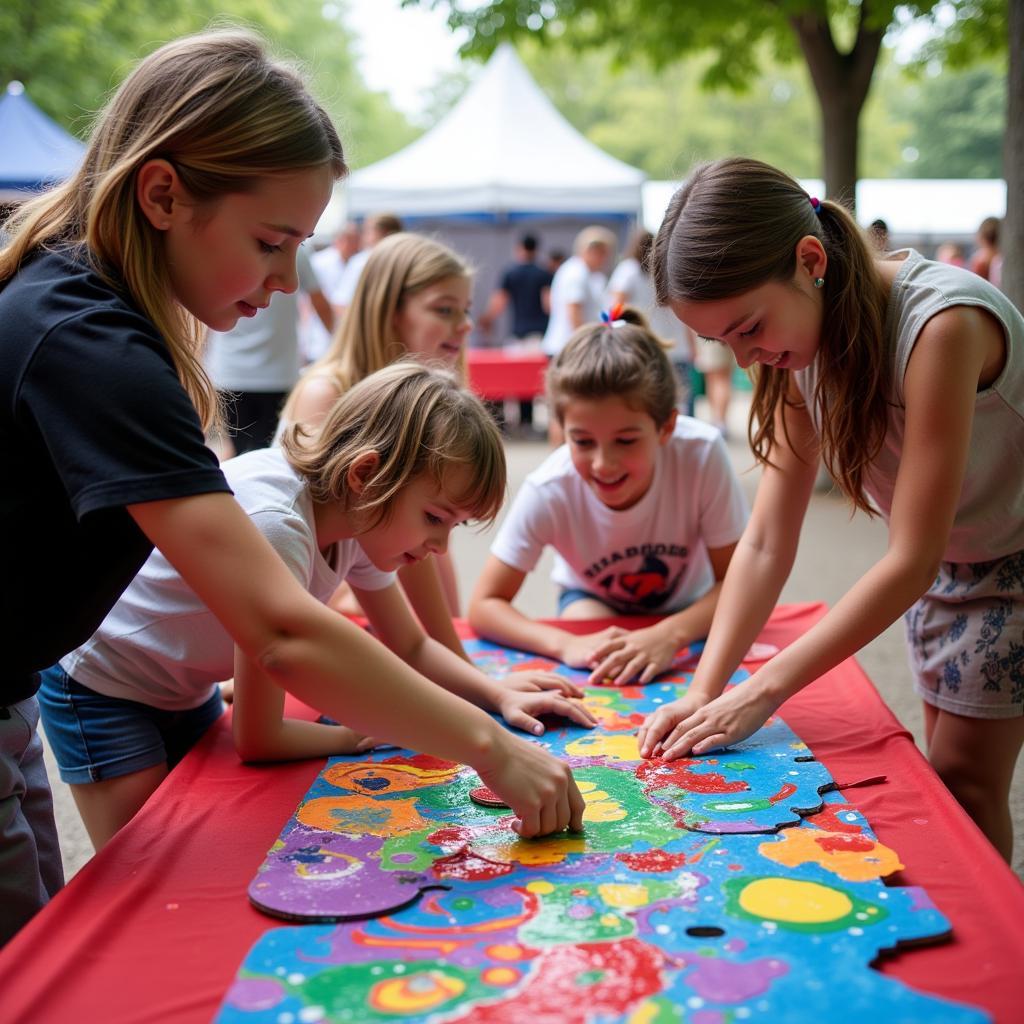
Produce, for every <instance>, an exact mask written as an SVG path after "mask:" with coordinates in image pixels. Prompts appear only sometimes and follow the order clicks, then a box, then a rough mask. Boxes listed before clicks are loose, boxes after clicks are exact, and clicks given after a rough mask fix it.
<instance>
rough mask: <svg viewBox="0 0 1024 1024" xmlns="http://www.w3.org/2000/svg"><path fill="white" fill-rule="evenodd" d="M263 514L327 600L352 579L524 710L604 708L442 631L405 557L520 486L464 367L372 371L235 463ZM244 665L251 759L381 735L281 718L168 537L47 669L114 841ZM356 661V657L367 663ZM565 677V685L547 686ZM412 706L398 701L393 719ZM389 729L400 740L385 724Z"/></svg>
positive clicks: (69, 763)
mask: <svg viewBox="0 0 1024 1024" xmlns="http://www.w3.org/2000/svg"><path fill="white" fill-rule="evenodd" d="M222 469H223V470H224V475H225V477H226V478H227V481H228V483H229V484H230V485H231V488H232V490H233V491H234V494H235V497H236V499H237V500H238V502H239V504H240V505H241V506H242V508H243V509H244V510H245V512H246V513H247V515H248V516H249V518H250V520H251V521H252V523H253V525H254V526H256V528H257V529H258V530H259V531H260V533H261V534H263V536H264V537H266V538H267V540H268V541H269V542H270V544H271V546H272V547H273V548H274V550H275V551H276V552H277V553H278V555H279V556H280V557H281V559H282V560H283V561H284V563H285V564H286V565H287V566H288V567H289V569H291V571H292V573H293V574H294V575H295V577H296V578H297V579H298V581H299V583H300V584H301V585H302V586H303V588H304V589H305V590H307V591H308V592H309V593H311V594H312V595H313V596H314V597H316V598H317V599H318V600H320V601H323V602H325V603H329V601H330V598H331V596H332V595H333V593H334V592H335V590H336V589H337V586H338V584H339V583H340V582H341V581H342V580H347V581H348V582H349V584H350V585H351V587H352V588H353V589H354V592H355V594H356V596H357V597H358V598H359V600H360V603H361V604H362V607H363V609H364V611H365V612H366V615H367V617H368V618H369V621H370V625H371V626H372V627H373V629H374V632H375V635H376V636H377V637H378V639H379V640H380V641H381V642H382V643H384V644H385V645H386V646H387V647H388V648H390V649H391V650H392V651H393V652H394V653H395V654H397V655H398V656H399V657H400V658H401V659H402V660H403V661H404V662H405V663H406V664H408V665H409V666H410V667H412V668H413V669H415V670H416V671H417V672H419V673H421V674H422V675H425V676H426V677H427V678H429V679H431V680H433V681H434V682H435V683H438V684H439V685H441V686H443V687H445V689H447V690H450V691H451V692H452V693H455V694H457V695H458V696H460V697H463V698H465V699H466V700H469V701H471V702H472V703H474V704H476V705H477V706H478V707H482V708H484V709H485V710H488V711H497V712H500V713H501V714H502V715H504V717H505V719H506V721H507V722H508V723H509V724H510V725H514V726H517V727H519V728H522V729H526V730H527V731H529V732H531V733H533V734H538V733H541V732H543V726H542V725H541V723H540V722H539V721H538V720H537V718H536V717H535V716H536V715H540V714H546V713H556V714H563V715H565V716H567V717H569V718H571V719H574V720H575V721H577V722H579V723H580V724H582V725H592V724H593V722H592V719H591V718H590V716H589V714H588V713H587V712H586V711H585V710H584V709H583V707H582V705H580V704H576V703H573V702H571V701H569V700H568V699H567V698H566V696H565V695H564V694H565V693H571V694H573V695H575V696H581V695H582V694H581V692H580V691H579V690H577V689H575V688H573V687H570V686H569V685H568V684H567V683H566V682H565V680H559V678H558V677H557V676H551V677H550V679H551V680H553V681H554V682H552V683H551V684H550V686H549V687H548V691H546V690H545V689H544V688H543V686H542V685H540V684H538V683H537V681H536V680H535V679H534V677H532V676H531V675H530V674H528V673H513V674H512V675H511V676H509V677H508V678H507V679H506V680H505V681H504V682H502V683H497V682H494V681H492V680H490V679H488V678H487V677H486V676H485V675H483V674H482V673H481V672H479V671H478V670H477V669H475V668H473V667H472V666H470V665H467V664H466V662H464V661H463V660H462V659H460V658H458V657H456V656H455V655H454V654H453V653H452V652H451V651H449V650H448V649H447V648H445V647H443V646H441V645H440V644H438V643H437V642H436V641H433V640H431V639H430V638H429V637H427V636H426V635H425V634H424V633H423V630H422V629H421V627H420V626H419V624H418V623H417V622H416V620H415V619H414V618H413V617H412V615H411V614H410V612H409V609H408V606H407V605H406V603H405V601H404V600H403V598H402V596H401V594H399V592H398V591H397V589H396V586H395V583H394V579H395V577H394V570H395V569H397V568H398V567H399V566H402V565H407V564H410V563H412V562H415V561H418V560H420V559H422V558H424V557H426V556H427V555H428V554H430V553H436V552H439V551H443V550H444V549H445V547H446V546H447V543H448V537H449V534H450V533H451V531H452V529H454V527H455V526H457V525H460V524H461V523H463V522H466V521H467V520H469V519H471V518H472V519H476V520H479V521H482V522H488V521H489V520H491V519H493V517H494V515H495V514H496V513H497V511H498V509H499V508H500V507H501V503H502V499H503V498H504V491H505V454H504V450H503V448H502V444H501V438H500V436H499V434H498V431H497V428H496V427H495V425H494V424H493V422H492V421H491V419H490V416H489V414H488V413H487V411H486V409H484V407H483V406H482V405H481V404H480V402H479V401H478V400H477V399H476V398H475V397H474V396H473V395H471V394H469V393H468V392H466V391H464V390H462V389H461V388H460V387H459V386H458V382H457V381H456V379H455V378H454V377H452V376H451V375H450V374H447V373H441V372H435V371H432V370H429V369H427V368H425V367H422V366H419V365H417V364H410V363H408V362H405V363H398V364H395V365H393V366H391V367H388V368H386V369H384V370H380V371H378V372H377V373H375V374H371V375H370V376H369V377H367V378H366V379H365V380H363V381H362V382H361V383H359V384H357V385H356V386H355V387H354V388H352V389H351V390H350V391H348V392H346V393H345V395H343V396H342V397H341V398H340V399H339V400H338V401H337V402H336V403H335V405H334V408H333V409H332V410H331V412H330V413H329V415H328V417H327V419H326V420H325V421H324V424H323V427H322V428H321V429H320V431H319V432H318V433H317V434H316V435H314V436H313V437H312V438H307V437H306V436H305V435H304V433H303V430H302V428H301V427H294V428H293V429H292V430H291V431H290V432H289V433H288V434H287V435H286V436H285V437H284V439H283V442H282V447H281V448H268V449H263V450H258V451H254V452H251V453H248V454H246V455H242V456H239V457H238V458H236V459H231V460H229V461H228V462H225V463H223V464H222ZM232 665H234V666H235V673H236V675H235V697H234V700H235V710H234V717H233V720H232V726H233V729H234V735H235V743H236V746H237V749H238V752H239V755H240V756H241V758H242V759H243V760H246V761H267V760H285V759H290V758H300V757H324V756H327V755H331V754H345V753H353V752H358V751H361V750H365V749H368V748H369V746H371V745H372V744H373V742H374V741H373V740H369V739H367V738H366V737H364V736H362V735H360V734H359V733H356V732H354V731H353V730H351V729H348V728H345V727H343V726H338V725H325V724H321V723H311V722H304V721H296V720H292V719H287V718H282V709H283V705H284V693H283V691H282V690H281V689H280V687H278V686H276V685H275V684H274V683H273V682H272V681H271V680H270V679H269V678H268V677H267V675H266V674H265V673H264V672H262V671H261V670H260V668H259V666H258V665H256V664H255V663H254V662H253V660H252V659H251V658H248V657H247V656H246V655H245V654H244V652H241V651H236V650H235V648H234V645H233V643H232V641H231V637H230V635H229V634H228V632H227V630H225V629H224V627H223V626H222V625H221V624H220V623H219V622H218V621H217V619H216V618H215V617H214V615H213V613H212V612H210V611H209V609H207V608H206V607H205V606H204V605H203V603H202V601H201V600H200V599H199V597H198V596H197V595H196V593H195V592H194V591H193V590H192V589H191V588H190V587H189V586H188V584H187V583H186V582H185V581H184V580H183V579H182V578H181V576H179V575H178V573H176V572H175V571H174V570H173V569H172V568H171V566H170V565H169V564H168V562H167V560H166V559H165V558H164V557H163V556H162V555H161V554H160V553H159V552H154V553H153V554H152V555H150V557H149V560H148V561H147V562H146V564H145V565H144V566H143V567H142V569H141V570H140V571H139V574H138V575H137V576H136V577H135V580H134V581H133V582H132V583H131V584H130V585H129V587H128V589H127V590H126V591H125V592H124V593H123V594H122V595H121V598H120V600H119V601H118V602H117V604H116V605H114V607H113V609H112V610H111V612H110V614H109V615H108V616H107V617H106V619H104V621H103V623H102V624H101V625H100V628H99V629H98V630H97V631H96V633H95V634H94V635H93V637H92V639H90V640H89V641H88V643H86V644H83V645H82V646H81V647H79V648H78V649H77V650H75V651H73V652H72V653H71V654H69V655H68V656H67V657H65V658H62V659H61V662H60V664H59V665H56V666H54V667H53V668H51V669H49V670H47V671H46V672H45V673H44V674H43V684H42V687H41V688H40V691H39V695H40V704H41V707H42V717H43V725H44V726H45V728H46V733H47V736H48V737H49V739H50V746H51V747H52V748H53V750H54V753H55V756H56V759H57V763H58V765H59V766H60V771H61V778H62V779H63V780H64V781H65V782H67V783H68V784H69V785H70V786H71V791H72V794H73V796H74V798H75V802H76V803H77V805H78V808H79V812H80V813H81V815H82V818H83V820H84V821H85V824H86V828H87V829H88V831H89V836H90V838H91V839H92V841H93V844H94V845H95V846H96V848H97V849H99V848H100V847H101V846H103V845H104V844H105V843H106V842H107V841H108V840H109V839H110V838H111V837H112V836H113V835H114V833H115V832H116V831H117V830H118V829H119V828H120V827H121V826H122V825H124V824H125V823H126V822H127V821H128V820H129V819H130V818H131V817H132V816H133V815H134V814H135V812H136V811H137V810H138V809H139V808H140V807H141V806H142V804H143V802H144V801H145V800H146V799H147V798H148V796H149V795H150V794H151V793H152V792H153V791H154V790H155V789H156V787H157V786H158V785H159V784H160V782H161V781H162V780H163V778H164V777H165V776H166V774H167V772H168V770H169V769H170V768H171V767H173V765H174V764H175V763H176V761H177V760H179V759H180V758H181V757H182V756H184V754H185V753H186V752H187V750H188V749H189V747H190V746H191V745H192V744H193V743H194V742H195V740H196V739H198V737H199V736H200V735H201V733H202V732H203V731H204V730H205V728H206V727H208V725H209V724H210V722H211V721H212V720H213V719H215V718H216V717H217V716H218V715H219V714H220V712H221V710H222V705H221V701H220V695H219V691H218V690H217V687H216V685H215V684H216V682H217V680H219V679H223V678H224V677H225V675H226V674H230V673H231V670H232ZM355 667H356V666H353V668H355ZM554 687H558V689H560V691H561V692H554V693H552V692H549V691H550V689H552V688H554ZM403 713H405V712H403V711H402V709H400V708H399V709H396V712H395V714H396V717H401V715H402V714H403ZM383 738H386V736H385V737H383Z"/></svg>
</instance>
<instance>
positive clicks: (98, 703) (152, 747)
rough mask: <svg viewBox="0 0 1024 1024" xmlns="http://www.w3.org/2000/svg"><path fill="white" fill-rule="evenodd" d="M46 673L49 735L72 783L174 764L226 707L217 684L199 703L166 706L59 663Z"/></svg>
mask: <svg viewBox="0 0 1024 1024" xmlns="http://www.w3.org/2000/svg"><path fill="white" fill-rule="evenodd" d="M42 678H43V683H42V686H40V688H39V704H40V708H41V710H42V715H43V726H44V728H45V729H46V738H47V739H48V740H49V741H50V747H51V748H52V749H53V755H54V757H55V758H56V759H57V765H58V767H59V768H60V777H61V778H62V779H63V780H64V781H65V782H67V783H72V784H74V783H84V782H100V781H102V780H103V779H114V778H117V777H118V776H120V775H131V774H132V773H133V772H141V771H143V770H145V769H146V768H153V767H155V766H156V765H161V764H166V765H167V767H168V768H173V767H174V765H176V764H177V763H178V762H179V761H180V760H181V759H182V758H183V757H184V756H185V755H186V754H187V753H188V752H189V750H191V749H192V747H193V746H195V744H196V743H197V742H198V740H199V738H200V737H201V736H202V735H203V733H204V732H206V730H207V729H209V727H210V726H211V725H213V723H214V722H215V721H216V720H217V719H218V718H220V716H221V714H222V713H223V711H224V702H223V701H222V700H221V697H220V691H219V690H218V689H217V687H216V686H214V687H213V689H212V692H211V694H210V696H209V697H208V698H207V699H206V700H205V701H204V702H203V703H202V704H200V705H199V706H198V707H195V708H189V709H187V710H185V711H165V710H164V709H162V708H154V707H151V706H150V705H149V704H142V703H140V702H138V701H134V700H124V699H123V698H121V697H107V696H105V695H104V694H102V693H97V692H96V691H95V690H90V689H89V688H88V687H87V686H83V685H82V684H81V683H77V682H75V680H74V679H72V678H71V676H69V675H68V674H67V672H65V671H64V669H62V668H61V667H60V665H54V666H53V667H52V668H48V669H47V670H46V671H45V672H43V673H42Z"/></svg>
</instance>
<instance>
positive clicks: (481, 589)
mask: <svg viewBox="0 0 1024 1024" xmlns="http://www.w3.org/2000/svg"><path fill="white" fill-rule="evenodd" d="M524 579H526V573H525V572H521V571H520V570H519V569H513V568H512V566H510V565H506V564H505V563H504V562H503V561H502V560H501V559H500V558H498V557H496V556H495V555H490V556H488V559H487V562H486V563H485V564H484V570H483V572H482V573H481V574H480V579H479V580H477V584H476V589H475V590H474V591H473V596H472V598H471V599H470V602H469V622H470V625H471V626H472V627H473V629H474V630H475V631H476V632H477V633H479V634H480V636H482V637H486V638H487V639H488V640H493V641H495V643H499V644H505V645H506V646H508V647H518V648H519V649H520V650H523V651H533V652H535V653H537V654H543V655H545V656H546V657H548V658H557V659H558V660H559V661H561V662H563V663H564V664H566V665H570V666H572V667H573V668H590V667H591V665H592V664H593V657H594V652H595V651H597V650H599V649H600V648H601V646H602V645H603V644H605V643H606V642H607V641H608V640H609V639H611V638H612V637H617V636H623V635H625V632H626V631H625V630H624V629H619V627H617V626H612V627H610V628H609V629H603V630H601V631H600V632H598V633H588V634H587V635H585V636H577V635H576V634H575V633H570V632H569V631H568V630H565V629H559V628H558V627H557V626H550V625H548V624H547V623H544V622H537V621H536V620H534V619H529V618H527V617H526V616H525V615H523V613H522V612H520V611H518V610H516V609H515V608H513V607H512V601H513V599H514V598H515V596H516V594H518V593H519V588H520V587H521V586H522V585H523V580H524Z"/></svg>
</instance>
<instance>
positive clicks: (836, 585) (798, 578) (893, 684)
mask: <svg viewBox="0 0 1024 1024" xmlns="http://www.w3.org/2000/svg"><path fill="white" fill-rule="evenodd" d="M700 412H701V408H700V406H698V413H700ZM745 415H746V411H745V408H744V403H743V402H742V400H741V401H737V402H736V403H734V408H733V409H732V411H731V422H730V426H731V428H732V438H731V440H730V443H729V450H730V454H731V455H732V457H733V462H734V465H735V466H736V469H737V471H738V472H740V473H741V480H742V481H743V483H744V487H745V488H746V489H747V491H748V494H749V495H750V496H751V497H752V496H753V492H754V489H755V487H756V483H757V477H758V473H757V471H756V470H754V471H750V469H751V466H752V464H753V460H752V458H751V456H750V452H749V450H748V448H747V445H746V441H745V437H746V427H745V419H744V418H745ZM547 452H548V448H547V445H546V444H544V443H542V442H539V441H510V442H509V444H508V456H509V491H510V493H514V492H515V489H516V488H517V487H518V485H519V482H520V481H521V480H522V479H523V477H525V476H526V474H527V473H529V472H530V470H532V469H533V468H534V467H535V466H537V465H538V464H539V463H540V462H541V461H542V460H543V458H544V457H545V455H546V454H547ZM491 535H492V531H486V532H474V531H472V530H462V531H457V533H456V536H455V539H454V540H453V545H452V547H453V553H454V558H455V563H456V566H457V567H458V572H459V581H460V587H461V593H462V598H463V602H465V601H466V599H467V598H468V596H469V593H470V590H471V589H472V586H473V583H474V581H475V579H476V576H477V574H478V572H479V570H480V568H481V566H482V565H483V562H484V559H485V558H486V556H487V548H488V545H489V543H490V537H491ZM839 538H841V542H839ZM885 540H886V531H885V527H884V525H882V524H881V523H879V522H878V521H871V520H869V519H868V518H867V516H864V515H862V514H858V515H856V516H855V517H853V519H851V518H850V514H849V508H848V506H847V505H846V503H845V502H844V501H843V500H842V499H841V498H840V497H839V496H838V495H836V494H834V493H830V494H815V495H814V497H813V499H812V501H811V507H810V510H809V512H808V516H807V520H806V523H805V526H804V531H803V536H802V542H801V547H800V553H799V555H798V557H797V562H796V566H795V567H794V570H793V574H792V576H791V577H790V580H789V582H788V583H787V585H786V587H785V589H784V590H783V592H782V600H783V601H785V602H792V601H825V602H827V603H828V604H834V603H835V602H836V601H837V600H838V599H839V598H840V597H841V596H842V595H843V593H844V592H845V590H846V588H847V587H848V586H849V585H850V584H851V583H852V582H853V581H854V580H855V579H856V578H857V575H858V574H859V573H861V572H863V571H864V570H865V569H867V567H868V566H870V565H871V564H872V562H873V561H874V560H876V559H877V558H879V557H880V556H881V554H882V552H883V551H884V550H885ZM548 557H549V556H548ZM548 567H549V562H548V561H547V558H546V559H545V560H544V561H543V562H542V563H541V566H540V567H539V570H538V571H537V572H535V573H533V574H531V576H530V577H528V578H527V580H526V583H525V584H524V586H523V589H522V591H521V592H520V595H519V598H518V599H517V602H516V603H517V605H518V606H519V607H520V608H522V610H523V611H524V612H526V613H527V614H531V615H536V616H543V615H553V614H554V612H555V602H554V591H553V588H552V586H551V584H550V583H549V581H548V579H547V570H548ZM859 661H860V663H861V665H862V666H863V667H864V669H865V671H866V672H867V674H868V675H869V676H870V677H871V679H872V680H873V681H874V683H875V685H876V686H877V687H878V689H879V691H880V692H881V694H882V696H883V698H884V699H885V700H886V702H887V703H888V705H889V707H890V708H892V710H893V712H894V713H895V714H896V715H897V717H898V718H899V719H900V720H901V721H902V722H903V723H904V724H905V725H906V726H907V727H908V728H909V729H910V730H911V731H912V732H913V734H914V738H915V740H916V741H917V743H918V745H919V746H921V747H922V749H923V747H924V733H923V726H922V715H921V707H920V702H919V700H918V699H917V698H916V697H915V696H914V693H913V690H912V688H911V684H910V679H909V673H908V671H907V663H906V655H905V653H904V648H903V631H902V625H901V624H899V623H897V624H896V625H894V626H892V627H890V628H889V629H888V630H887V631H886V632H885V633H883V634H882V635H881V636H880V637H878V639H876V640H875V641H874V642H873V643H872V644H870V645H869V646H868V647H866V648H865V649H864V650H863V651H862V652H861V654H860V655H859ZM49 769H50V779H51V782H52V783H53V787H54V793H55V798H56V807H57V825H58V828H59V830H60V834H61V849H62V851H63V854H64V861H65V871H66V872H67V875H68V877H70V876H71V875H72V874H74V872H75V871H77V870H78V869H79V868H80V867H81V866H82V864H84V863H85V862H86V861H87V860H88V859H89V857H90V856H91V854H92V847H91V846H90V844H89V840H88V838H87V837H86V835H85V832H84V829H83V828H82V825H81V822H80V821H79V819H78V815H77V813H76V811H75V807H74V803H73V801H72V800H71V797H70V794H69V792H68V790H67V787H66V786H63V785H62V784H61V782H60V780H59V779H58V778H57V772H56V768H55V766H54V765H53V763H52V761H50V762H49ZM1012 804H1013V812H1014V821H1015V823H1016V845H1015V857H1014V868H1015V870H1016V872H1017V874H1018V875H1019V876H1020V877H1021V878H1022V879H1024V762H1022V763H1021V764H1018V767H1017V773H1016V776H1015V779H1014V787H1013V795H1012Z"/></svg>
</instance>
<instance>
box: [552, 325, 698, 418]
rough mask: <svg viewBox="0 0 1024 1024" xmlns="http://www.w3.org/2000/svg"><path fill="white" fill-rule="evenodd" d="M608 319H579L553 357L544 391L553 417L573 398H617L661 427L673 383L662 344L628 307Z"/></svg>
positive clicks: (670, 403) (562, 415) (667, 412)
mask: <svg viewBox="0 0 1024 1024" xmlns="http://www.w3.org/2000/svg"><path fill="white" fill-rule="evenodd" d="M620 317H621V320H622V321H624V322H620V321H618V320H617V321H615V323H614V324H584V325H583V326H582V327H580V328H579V329H578V330H576V332H575V333H574V334H573V335H572V337H571V338H570V339H569V340H568V341H567V342H566V344H565V347H564V348H563V349H562V351H561V352H559V353H558V355H557V356H555V358H554V360H553V361H552V363H551V365H550V366H549V367H548V372H547V378H546V382H547V393H548V400H549V401H550V402H551V405H552V407H553V408H554V411H555V416H556V417H557V418H558V422H559V423H562V422H563V421H564V419H565V410H566V407H567V406H568V404H569V403H570V402H571V401H572V400H573V399H574V398H583V399H595V398H596V399H601V398H607V397H609V396H610V395H615V396H617V397H619V398H621V399H622V400H623V401H624V402H625V403H626V405H628V406H629V407H630V408H632V409H641V410H643V411H644V412H646V413H647V414H648V415H649V416H650V417H651V419H653V420H654V422H655V424H656V425H657V426H658V427H661V426H662V425H663V424H664V423H665V422H666V421H667V420H668V418H669V416H671V414H672V411H673V410H674V409H675V407H676V399H677V397H678V385H677V383H676V377H675V373H674V372H673V370H672V366H671V364H670V363H669V361H668V356H667V355H666V354H665V347H664V345H663V344H662V342H661V341H660V340H659V339H658V338H656V337H655V336H654V335H653V334H652V333H651V331H650V330H649V329H648V327H647V321H646V320H644V318H643V317H642V316H641V315H640V314H639V313H638V312H637V311H636V310H634V309H629V308H627V309H624V310H623V311H622V312H621V314H620Z"/></svg>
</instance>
